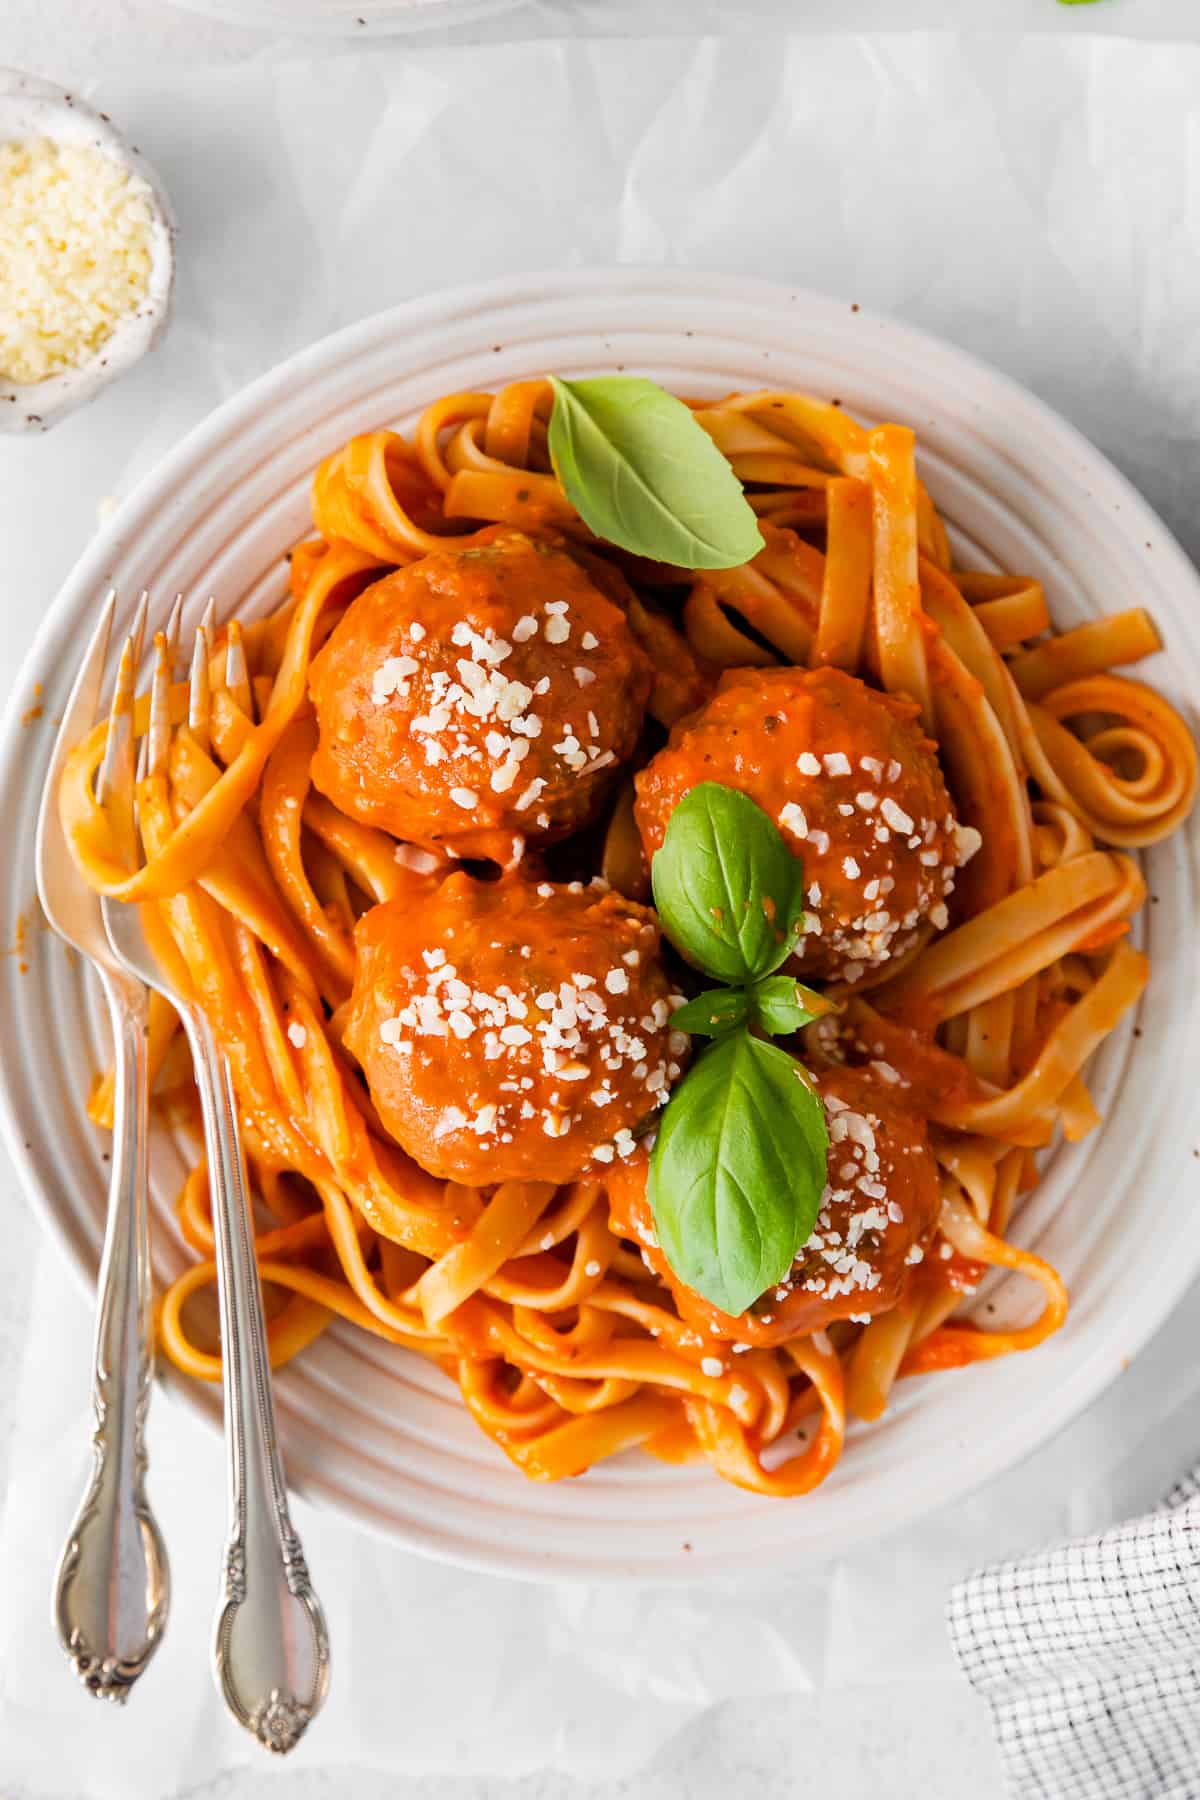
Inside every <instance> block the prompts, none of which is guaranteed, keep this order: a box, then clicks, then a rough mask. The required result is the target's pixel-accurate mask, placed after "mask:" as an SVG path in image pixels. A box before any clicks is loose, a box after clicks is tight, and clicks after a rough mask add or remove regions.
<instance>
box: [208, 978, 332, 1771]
mask: <svg viewBox="0 0 1200 1800" xmlns="http://www.w3.org/2000/svg"><path fill="white" fill-rule="evenodd" d="M185 1023H186V1025H187V1028H188V1035H189V1037H190V1039H191V1042H192V1051H193V1057H194V1061H195V1067H196V1078H197V1082H198V1084H199V1088H200V1101H201V1107H202V1110H203V1113H204V1132H205V1141H206V1144H207V1147H208V1174H209V1183H210V1187H211V1191H212V1210H213V1232H214V1235H215V1238H216V1261H217V1280H218V1288H219V1295H220V1314H221V1345H222V1354H223V1364H224V1389H225V1420H226V1440H227V1443H228V1445H229V1541H228V1544H227V1547H226V1552H225V1592H224V1595H223V1597H222V1601H221V1604H220V1608H219V1610H218V1614H217V1628H216V1639H215V1643H214V1647H213V1660H214V1667H215V1671H216V1675H217V1680H218V1682H219V1683H220V1687H221V1691H222V1693H223V1694H224V1696H225V1700H226V1702H227V1704H228V1706H229V1708H230V1710H231V1711H232V1712H233V1714H234V1716H235V1717H236V1718H237V1719H238V1720H239V1721H240V1722H241V1723H242V1724H243V1725H245V1726H246V1727H247V1728H248V1729H249V1730H251V1731H253V1732H254V1734H255V1736H256V1737H257V1738H258V1739H259V1740H260V1741H261V1742H262V1743H263V1744H265V1745H266V1746H267V1748H268V1749H270V1750H277V1751H285V1750H290V1749H291V1748H292V1746H293V1745H294V1744H295V1743H297V1742H298V1741H299V1739H300V1737H301V1736H302V1734H303V1733H304V1731H305V1729H306V1727H307V1726H308V1725H309V1723H310V1722H311V1720H312V1719H313V1718H314V1717H315V1715H316V1713H317V1711H318V1710H319V1708H320V1706H321V1703H322V1701H323V1700H324V1698H325V1692H326V1688H327V1687H328V1684H329V1640H328V1636H327V1633H326V1629H325V1618H324V1615H323V1613H322V1611H321V1606H320V1602H319V1601H318V1600H317V1597H316V1595H315V1594H314V1593H313V1590H312V1585H311V1583H310V1581H309V1576H308V1568H307V1565H306V1564H305V1561H304V1552H303V1550H302V1549H301V1547H300V1540H299V1538H298V1537H297V1535H296V1532H295V1530H294V1528H293V1526H292V1521H291V1517H290V1515H289V1512H288V1503H287V1489H286V1486H285V1484H284V1479H283V1469H282V1466H281V1463H280V1458H279V1446H278V1442H277V1439H276V1433H275V1409H274V1405H273V1402H272V1399H271V1376H270V1364H269V1360H268V1355H267V1333H266V1325H265V1322H264V1319H263V1309H262V1292H261V1289H260V1286H259V1280H258V1266H257V1264H256V1262H255V1258H254V1230H253V1223H252V1220H251V1216H250V1206H249V1201H248V1198H247V1195H246V1184H245V1177H244V1172H243V1168H242V1158H241V1150H240V1144H239V1138H238V1129H237V1111H236V1102H235V1100H234V1094H233V1083H232V1079H231V1076H230V1070H229V1063H228V1061H227V1059H226V1057H225V1055H224V1053H223V1052H222V1051H221V1049H220V1048H219V1046H218V1044H217V1042H216V1039H215V1038H214V1036H213V1033H212V1030H211V1028H210V1027H209V1024H208V1021H207V1020H206V1019H205V1017H204V1015H203V1013H201V1012H200V1011H199V1010H198V1009H196V1008H189V1009H188V1017H187V1018H186V1020H185Z"/></svg>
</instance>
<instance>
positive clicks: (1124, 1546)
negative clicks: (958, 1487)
mask: <svg viewBox="0 0 1200 1800" xmlns="http://www.w3.org/2000/svg"><path fill="white" fill-rule="evenodd" d="M948 1618H949V1625H950V1634H951V1637H952V1639H953V1641H954V1647H955V1651H956V1653H957V1655H958V1660H959V1662H960V1664H961V1666H962V1669H963V1673H964V1674H965V1675H966V1677H967V1679H968V1680H969V1681H970V1682H971V1684H972V1685H973V1686H974V1687H975V1688H976V1689H977V1690H978V1692H979V1693H980V1694H981V1695H982V1696H983V1698H984V1699H985V1700H986V1701H987V1702H988V1704H989V1705H990V1706H991V1709H992V1717H993V1723H994V1725H995V1729H996V1737H997V1740H998V1742H999V1746H1000V1754H1001V1757H1002V1760H1003V1763H1004V1769H1005V1774H1006V1776H1007V1779H1008V1783H1009V1788H1010V1792H1011V1793H1012V1795H1013V1796H1014V1800H1200V1469H1197V1470H1196V1471H1195V1472H1194V1473H1193V1474H1191V1475H1189V1476H1188V1477H1187V1478H1186V1479H1185V1480H1183V1481H1181V1482H1180V1483H1179V1484H1178V1486H1177V1487H1175V1488H1174V1489H1173V1490H1172V1492H1171V1493H1170V1494H1169V1495H1168V1496H1167V1499H1166V1501H1165V1502H1164V1504H1163V1505H1162V1506H1161V1507H1160V1508H1159V1510H1158V1511H1157V1512H1155V1513H1151V1514H1150V1515H1149V1516H1148V1517H1146V1518H1141V1519H1133V1520H1131V1521H1130V1522H1129V1523H1128V1524H1127V1525H1122V1526H1119V1527H1118V1528H1117V1529H1115V1530H1112V1531H1106V1532H1102V1533H1101V1534H1099V1535H1098V1536H1096V1537H1091V1538H1084V1539H1082V1540H1080V1541H1079V1542H1078V1543H1072V1544H1063V1545H1060V1546H1058V1547H1056V1548H1054V1549H1051V1550H1044V1551H1039V1552H1038V1553H1037V1554H1035V1555H1031V1556H1026V1557H1022V1558H1021V1559H1020V1560H1019V1561H1016V1562H1010V1563H1003V1564H1000V1565H998V1566H997V1567H995V1568H991V1569H984V1570H982V1571H981V1572H980V1573H979V1574H977V1575H972V1576H971V1577H970V1578H969V1579H968V1580H967V1581H964V1582H963V1583H961V1585H960V1586H958V1587H957V1588H955V1589H954V1591H953V1593H952V1595H951V1597H950V1604H949V1610H948Z"/></svg>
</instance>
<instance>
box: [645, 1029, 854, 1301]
mask: <svg viewBox="0 0 1200 1800" xmlns="http://www.w3.org/2000/svg"><path fill="white" fill-rule="evenodd" d="M828 1152H829V1134H828V1131H827V1129H826V1125H825V1111H824V1108H823V1107H822V1105H821V1101H820V1098H819V1096H818V1095H817V1094H816V1093H815V1092H814V1091H813V1089H812V1088H811V1087H810V1086H809V1085H808V1082H807V1081H806V1080H805V1078H804V1072H803V1070H802V1069H801V1067H800V1064H799V1063H798V1062H796V1061H795V1060H794V1059H793V1058H792V1057H790V1056H788V1055H787V1054H786V1052H784V1051H783V1050H780V1049H779V1048H778V1046H777V1045H775V1044H764V1043H763V1042H762V1041H761V1039H759V1038H753V1037H751V1036H750V1034H749V1032H747V1031H735V1032H732V1033H730V1034H729V1035H728V1036H726V1037H722V1038H718V1039H717V1041H716V1043H715V1044H712V1045H710V1046H709V1048H708V1049H707V1050H705V1051H704V1053H703V1055H702V1056H701V1057H700V1058H699V1060H698V1061H697V1062H696V1063H695V1064H694V1065H693V1067H692V1068H691V1070H690V1071H689V1072H688V1074H687V1075H685V1077H684V1079H683V1080H682V1081H681V1082H680V1084H679V1086H678V1087H677V1088H676V1089H675V1091H674V1093H673V1094H672V1096H671V1098H670V1101H669V1102H668V1104H667V1108H666V1111H665V1112H664V1113H663V1115H662V1121H661V1123H660V1125H659V1131H658V1140H657V1142H656V1143H655V1146H654V1152H653V1155H652V1157H651V1160H650V1178H649V1185H648V1188H647V1194H648V1198H649V1201H650V1210H651V1212H652V1213H653V1215H654V1227H655V1230H656V1231H657V1233H658V1240H659V1243H660V1244H661V1245H662V1248H663V1253H664V1254H665V1256H666V1258H667V1261H668V1262H669V1263H670V1265H671V1268H672V1269H673V1270H674V1272H675V1274H676V1275H678V1277H679V1279H680V1280H681V1281H684V1282H686V1283H687V1285H688V1287H690V1288H693V1289H694V1290H695V1292H696V1293H698V1294H701V1295H703V1297H704V1298H705V1299H706V1300H710V1301H711V1302H712V1304H713V1305H714V1306H717V1307H719V1308H720V1309H721V1311H722V1312H725V1313H730V1314H732V1315H734V1316H735V1317H736V1315H737V1314H739V1313H742V1312H745V1310H746V1308H747V1307H748V1306H750V1305H751V1304H752V1303H753V1302H754V1301H755V1300H757V1299H758V1297H759V1295H760V1294H763V1293H765V1292H766V1290H767V1289H768V1288H769V1287H772V1286H773V1285H774V1284H775V1283H776V1282H778V1281H781V1280H782V1279H783V1277H784V1276H785V1275H786V1274H787V1272H788V1270H789V1269H790V1268H791V1266H792V1263H793V1262H794V1261H795V1258H796V1252H797V1251H798V1250H799V1249H800V1246H801V1245H802V1244H803V1243H805V1241H806V1240H807V1239H808V1237H809V1235H810V1234H811V1232H812V1228H813V1226H814V1225H815V1224H816V1221H817V1214H818V1212H819V1211H820V1208H821V1193H822V1191H823V1189H824V1186H825V1170H826V1158H827V1156H828Z"/></svg>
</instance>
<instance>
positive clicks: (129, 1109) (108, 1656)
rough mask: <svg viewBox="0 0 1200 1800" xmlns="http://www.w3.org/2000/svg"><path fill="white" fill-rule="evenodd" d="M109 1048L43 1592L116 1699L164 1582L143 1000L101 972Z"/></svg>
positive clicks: (131, 986)
mask: <svg viewBox="0 0 1200 1800" xmlns="http://www.w3.org/2000/svg"><path fill="white" fill-rule="evenodd" d="M103 979H104V986H105V992H106V995H107V998H108V1004H109V1011H110V1013H111V1015H112V1022H113V1036H114V1039H115V1042H116V1051H117V1069H116V1097H115V1106H114V1117H113V1150H112V1156H113V1161H112V1171H111V1175H110V1179H109V1198H108V1217H107V1223H106V1226H105V1234H104V1254H103V1259H102V1261H101V1264H100V1280H99V1298H98V1309H97V1315H96V1339H95V1355H94V1360H93V1366H92V1406H93V1410H94V1412H95V1418H96V1426H95V1431H94V1432H93V1435H92V1445H93V1449H94V1452H95V1461H94V1466H93V1469H92V1476H91V1480H90V1482H89V1484H88V1488H87V1492H86V1493H85V1495H84V1498H83V1501H82V1504H81V1505H80V1508H79V1512H78V1513H77V1515H76V1517H75V1522H74V1524H73V1525H72V1527H71V1532H70V1536H69V1537H68V1539H67V1542H66V1546H65V1547H64V1549H63V1553H62V1557H61V1560H60V1562H59V1566H58V1574H57V1577H56V1580H55V1589H54V1616H55V1622H56V1624H57V1627H58V1634H59V1637H60V1639H61V1640H62V1645H63V1648H64V1649H65V1650H66V1652H67V1654H68V1656H69V1657H70V1658H71V1660H72V1662H73V1663H74V1665H75V1669H76V1672H77V1674H78V1675H79V1677H80V1679H81V1681H82V1682H83V1683H84V1685H85V1686H86V1687H87V1688H88V1690H89V1691H90V1692H91V1693H93V1694H96V1695H99V1696H100V1697H101V1698H103V1699H107V1700H116V1701H124V1700H125V1699H127V1698H128V1695H129V1690H130V1688H131V1687H132V1686H133V1684H134V1682H135V1681H136V1680H137V1678H138V1676H139V1675H140V1674H141V1673H142V1670H143V1669H144V1668H145V1667H146V1665H147V1663H148V1662H149V1661H150V1658H151V1656H152V1655H153V1654H154V1651H155V1649H156V1648H157V1645H158V1641H159V1639H160V1637H161V1636H162V1632H163V1627H164V1626H165V1624H166V1618H167V1609H168V1605H169V1602H170V1576H169V1572H168V1565H167V1553H166V1548H165V1546H164V1544H163V1540H162V1535H161V1533H160V1531H159V1529H158V1525H157V1524H156V1522H155V1519H154V1516H153V1514H152V1513H151V1511H150V1505H149V1502H148V1500H147V1498H146V1488H145V1476H146V1443H145V1424H146V1410H147V1407H148V1405H149V1400H150V1382H151V1377H152V1375H153V1367H154V1363H153V1347H152V1336H151V1331H152V1323H151V1305H150V1272H149V1243H148V1237H147V1223H146V1182H147V1161H146V1154H147V1153H146V1095H147V1071H146V1017H147V1014H146V993H145V989H144V988H143V987H142V986H141V984H140V983H138V982H122V981H121V980H120V979H119V978H117V977H115V976H113V975H112V974H111V973H109V972H108V971H104V974H103Z"/></svg>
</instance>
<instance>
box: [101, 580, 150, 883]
mask: <svg viewBox="0 0 1200 1800" xmlns="http://www.w3.org/2000/svg"><path fill="white" fill-rule="evenodd" d="M145 622H146V597H145V595H143V596H142V600H141V602H140V603H139V605H138V610H137V614H136V617H135V620H134V629H133V631H131V632H130V634H129V636H128V637H127V638H126V639H125V643H124V645H123V646H122V649H121V660H120V662H119V663H118V665H117V680H116V686H115V687H114V688H113V697H112V704H111V706H110V707H109V711H108V735H107V737H106V738H105V740H104V760H103V761H102V763H101V764H100V771H99V774H98V775H97V777H96V798H97V799H98V800H99V802H100V804H101V806H103V808H104V810H105V812H106V813H107V814H108V820H109V825H110V827H111V829H112V834H113V839H114V843H115V845H116V850H117V854H118V856H119V857H120V858H121V861H122V862H123V863H124V865H125V867H126V868H127V869H130V870H133V869H134V868H136V866H137V854H138V852H137V827H136V825H135V823H134V814H133V782H134V770H133V705H134V698H135V693H136V685H137V669H138V663H139V662H140V661H141V637H142V632H143V630H144V627H145Z"/></svg>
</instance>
